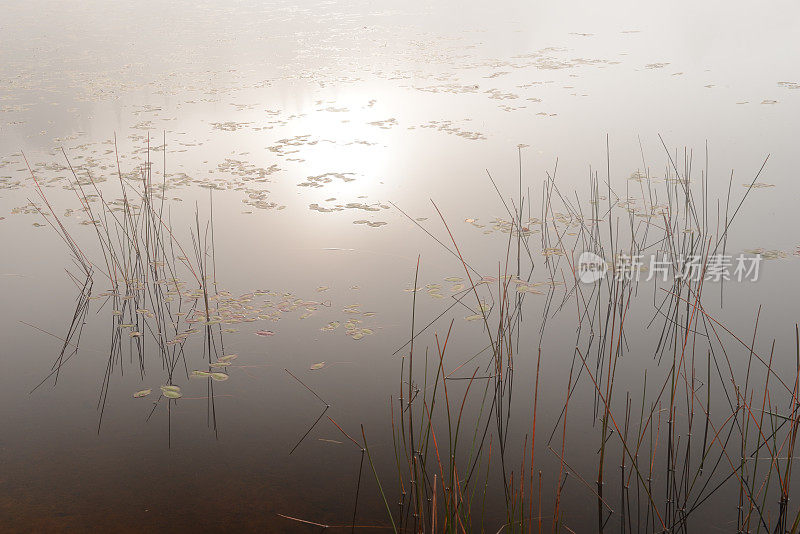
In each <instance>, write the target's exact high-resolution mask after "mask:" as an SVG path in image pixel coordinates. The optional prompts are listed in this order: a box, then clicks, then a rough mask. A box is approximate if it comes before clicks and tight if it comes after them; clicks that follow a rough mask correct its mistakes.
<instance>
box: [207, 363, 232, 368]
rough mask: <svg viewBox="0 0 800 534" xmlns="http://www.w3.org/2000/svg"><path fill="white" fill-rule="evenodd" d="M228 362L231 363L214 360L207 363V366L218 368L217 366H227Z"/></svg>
mask: <svg viewBox="0 0 800 534" xmlns="http://www.w3.org/2000/svg"><path fill="white" fill-rule="evenodd" d="M230 364H231V362H214V363H210V364H208V366H209V367H213V368H215V369H216V368H219V367H227V366H229V365H230Z"/></svg>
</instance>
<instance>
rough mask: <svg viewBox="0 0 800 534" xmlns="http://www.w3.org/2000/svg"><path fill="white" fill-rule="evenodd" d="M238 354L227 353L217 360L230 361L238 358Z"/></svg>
mask: <svg viewBox="0 0 800 534" xmlns="http://www.w3.org/2000/svg"><path fill="white" fill-rule="evenodd" d="M238 357H239V355H238V354H228V355H227V356H222V357H221V358H217V361H220V362H232V361H233V360H235V359H236V358H238Z"/></svg>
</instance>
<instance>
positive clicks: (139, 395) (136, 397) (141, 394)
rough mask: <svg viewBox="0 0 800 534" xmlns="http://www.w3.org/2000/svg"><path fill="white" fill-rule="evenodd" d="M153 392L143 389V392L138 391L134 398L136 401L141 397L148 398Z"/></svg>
mask: <svg viewBox="0 0 800 534" xmlns="http://www.w3.org/2000/svg"><path fill="white" fill-rule="evenodd" d="M152 392H153V390H152V389H143V390H141V391H137V392H136V393H134V394H133V398H134V399H138V398H140V397H146V396H148V395H150V393H152Z"/></svg>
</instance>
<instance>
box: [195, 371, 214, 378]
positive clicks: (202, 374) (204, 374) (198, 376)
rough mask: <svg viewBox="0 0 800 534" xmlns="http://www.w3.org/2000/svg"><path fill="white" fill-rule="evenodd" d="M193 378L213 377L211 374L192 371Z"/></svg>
mask: <svg viewBox="0 0 800 534" xmlns="http://www.w3.org/2000/svg"><path fill="white" fill-rule="evenodd" d="M192 376H194V377H197V378H205V377H209V376H211V373H207V372H206V371H197V370H195V371H192Z"/></svg>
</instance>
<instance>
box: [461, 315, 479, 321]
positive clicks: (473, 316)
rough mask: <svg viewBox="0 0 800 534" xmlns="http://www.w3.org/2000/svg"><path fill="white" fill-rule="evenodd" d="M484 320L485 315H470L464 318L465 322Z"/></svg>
mask: <svg viewBox="0 0 800 534" xmlns="http://www.w3.org/2000/svg"><path fill="white" fill-rule="evenodd" d="M482 318H483V315H469V316H467V317H464V320H466V321H477V320H478V319H482Z"/></svg>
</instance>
